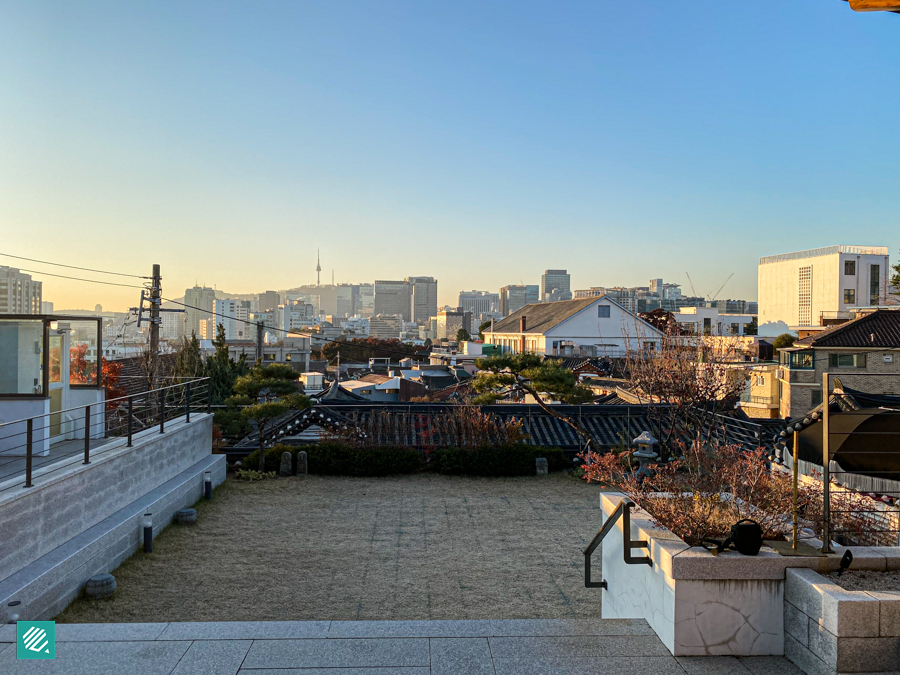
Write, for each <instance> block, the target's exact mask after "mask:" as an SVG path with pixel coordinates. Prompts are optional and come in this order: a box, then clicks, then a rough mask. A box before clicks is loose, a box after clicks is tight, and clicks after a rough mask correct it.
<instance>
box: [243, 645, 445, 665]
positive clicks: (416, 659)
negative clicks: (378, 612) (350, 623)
mask: <svg viewBox="0 0 900 675" xmlns="http://www.w3.org/2000/svg"><path fill="white" fill-rule="evenodd" d="M429 664H430V661H429V652H428V639H426V638H380V639H372V638H360V639H334V638H333V639H312V640H256V641H254V643H253V646H252V647H250V652H249V653H248V654H247V658H246V659H244V665H243V668H363V667H370V668H371V667H388V666H393V667H397V666H428V665H429Z"/></svg>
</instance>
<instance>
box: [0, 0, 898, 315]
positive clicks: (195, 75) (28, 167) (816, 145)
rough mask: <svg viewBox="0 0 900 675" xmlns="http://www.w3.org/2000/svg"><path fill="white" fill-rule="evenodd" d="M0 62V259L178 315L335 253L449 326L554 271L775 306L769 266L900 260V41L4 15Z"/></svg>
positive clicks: (716, 32) (814, 27)
mask: <svg viewBox="0 0 900 675" xmlns="http://www.w3.org/2000/svg"><path fill="white" fill-rule="evenodd" d="M0 62H2V64H3V65H2V68H0V232H2V233H3V236H2V238H0V241H2V247H0V250H2V251H3V252H5V253H15V254H19V255H24V256H29V257H35V258H46V259H50V260H62V261H64V262H68V263H69V264H74V265H83V266H87V267H101V268H105V269H113V270H122V271H126V272H130V271H135V272H138V273H146V272H148V271H149V268H150V265H151V264H152V263H154V262H159V263H160V264H162V266H163V274H164V285H165V288H166V289H167V290H166V293H167V294H171V295H170V297H174V296H175V295H176V294H178V295H180V294H181V292H182V291H183V289H184V287H185V286H188V285H193V284H194V282H195V281H199V282H201V283H203V282H205V283H206V284H208V285H212V284H216V285H217V286H218V288H220V289H224V290H229V291H233V292H254V291H261V290H265V289H267V288H269V289H277V288H286V287H290V286H295V285H299V284H302V283H308V282H311V281H314V279H315V272H314V268H315V255H316V248H321V249H322V264H323V268H324V269H325V272H324V273H323V278H325V279H328V280H330V276H331V269H332V267H333V268H334V269H335V278H336V280H338V281H372V280H374V279H375V278H396V277H403V276H406V275H422V274H431V275H433V276H435V277H437V278H438V280H439V288H440V298H439V299H440V302H441V303H445V302H446V303H453V304H455V298H456V293H458V291H459V290H461V289H464V288H466V289H471V288H477V289H479V290H496V289H497V288H498V287H499V286H501V285H505V284H508V283H518V282H520V281H524V282H525V283H538V280H539V276H540V274H541V272H542V271H543V270H544V269H545V268H567V269H568V270H569V271H570V273H571V274H572V283H573V286H574V287H575V288H585V287H588V286H592V285H613V284H623V285H639V284H640V285H646V284H647V280H648V279H649V278H651V277H659V276H661V277H663V278H665V279H667V280H671V281H675V282H678V283H685V284H686V278H685V271H689V272H690V273H691V276H692V277H693V279H694V283H695V284H696V286H697V290H698V291H700V292H703V293H710V292H712V291H714V290H715V288H716V287H717V286H718V285H719V284H720V283H721V282H722V281H724V280H725V278H726V277H727V276H728V274H730V273H731V272H734V273H735V276H734V278H733V279H732V280H731V282H730V283H729V284H728V286H726V288H725V291H724V292H723V295H724V296H727V297H747V298H755V296H756V265H757V259H758V257H759V256H760V255H768V254H773V253H779V252H786V251H792V250H797V249H803V248H812V247H818V246H828V245H833V244H866V245H876V244H877V245H888V246H890V248H891V256H892V262H894V261H896V258H897V255H898V249H900V223H898V220H900V189H898V180H900V133H898V132H897V129H896V126H897V120H898V119H900V16H898V15H893V14H884V13H869V14H856V13H854V12H852V11H851V10H850V9H849V7H848V5H847V3H844V2H840V1H839V0H789V1H785V0H781V1H777V0H771V1H770V2H743V3H741V2H723V1H722V0H716V1H712V0H709V1H704V0H681V1H670V2H625V3H623V2H613V1H611V0H594V1H592V2H553V3H550V2H522V1H521V0H517V1H516V2H481V1H479V2H460V1H454V2H444V3H438V2H387V1H384V0H378V1H377V2H343V1H340V2H335V1H332V0H323V1H321V2H244V3H225V2H194V1H192V2H146V3H136V2H124V3H123V2H118V1H116V2H102V3H101V2H78V3H71V2H33V1H32V0H27V1H24V2H11V1H9V0H6V1H4V2H2V4H0ZM0 264H16V263H15V261H13V260H10V259H7V258H0ZM21 266H22V267H28V265H26V264H24V263H21ZM32 267H34V266H33V265H32ZM45 269H47V270H48V271H53V269H52V268H45ZM57 271H58V270H57ZM44 281H45V298H46V299H48V300H53V301H55V302H56V306H57V308H63V307H69V308H71V307H76V306H80V307H93V305H94V304H95V303H97V302H101V303H103V304H104V306H106V307H108V308H120V307H125V306H127V305H133V304H136V296H135V292H133V291H130V290H128V289H113V288H104V287H101V286H93V285H90V284H78V283H65V282H59V281H54V280H51V279H50V278H49V277H48V278H45V279H44Z"/></svg>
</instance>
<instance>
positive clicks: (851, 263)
mask: <svg viewBox="0 0 900 675" xmlns="http://www.w3.org/2000/svg"><path fill="white" fill-rule="evenodd" d="M844 274H846V275H847V276H848V277H852V276H853V275H854V274H856V261H855V260H845V261H844Z"/></svg>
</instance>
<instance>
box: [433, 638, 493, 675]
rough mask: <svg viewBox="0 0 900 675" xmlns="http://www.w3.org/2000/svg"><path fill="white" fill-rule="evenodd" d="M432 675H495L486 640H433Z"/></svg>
mask: <svg viewBox="0 0 900 675" xmlns="http://www.w3.org/2000/svg"><path fill="white" fill-rule="evenodd" d="M431 673H432V675H494V665H493V663H492V662H491V650H490V647H489V646H488V641H487V639H486V638H432V640H431Z"/></svg>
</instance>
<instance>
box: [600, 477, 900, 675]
mask: <svg viewBox="0 0 900 675" xmlns="http://www.w3.org/2000/svg"><path fill="white" fill-rule="evenodd" d="M624 498H625V496H624V495H623V494H621V493H615V492H606V493H601V495H600V506H601V508H602V510H603V514H604V520H605V518H608V517H609V516H610V515H611V514H612V513H613V512H614V511H615V509H616V508H617V507H618V505H619V502H620V501H622V500H623V499H624ZM622 528H623V521H622V519H620V520H619V521H618V522H617V523H616V527H615V528H614V529H613V530H612V531H611V532H610V533H609V535H608V536H607V537H606V539H604V541H603V544H602V553H601V555H602V567H601V570H602V578H603V579H604V580H605V581H606V582H607V585H608V587H607V588H606V589H603V592H602V593H603V597H602V616H603V618H620V619H625V618H628V619H646V620H647V622H648V623H649V624H650V625H651V626H652V627H653V629H654V630H655V631H656V633H657V635H658V636H659V638H660V640H662V642H663V644H665V646H666V647H667V648H668V649H669V651H670V652H672V654H673V655H675V656H714V655H729V656H762V655H785V654H786V655H787V656H788V657H789V658H791V659H792V660H793V659H794V656H795V654H796V655H798V658H802V653H801V652H800V651H799V649H794V646H795V643H796V645H798V646H801V647H803V648H804V649H806V650H807V651H810V646H809V645H810V638H809V635H810V631H809V630H808V631H807V639H806V642H805V643H802V642H800V641H799V640H798V639H797V638H794V637H792V636H790V635H789V639H786V637H785V626H786V621H794V622H798V621H799V622H800V623H802V617H798V616H796V615H795V614H793V613H789V614H788V615H787V616H786V609H785V608H786V606H787V605H786V604H785V594H786V591H785V573H786V571H787V570H788V568H805V569H801V571H802V572H803V574H812V575H815V576H816V577H818V579H820V580H821V581H822V582H824V581H825V579H824V577H821V576H820V575H818V574H817V571H822V572H829V571H832V570H834V569H837V567H838V562H839V560H840V556H841V554H842V553H843V549H841V550H840V551H839V552H838V553H837V554H835V555H831V556H828V557H799V556H798V557H788V556H781V555H779V554H778V553H776V552H775V551H774V550H772V549H770V548H768V547H765V546H764V547H763V548H762V550H760V552H759V555H757V556H744V555H741V554H740V553H737V552H736V551H726V552H723V553H721V554H719V555H718V556H713V555H712V554H711V553H709V552H708V551H706V550H705V549H703V548H700V547H691V546H688V545H687V544H685V543H684V542H683V541H682V540H681V538H680V537H677V536H676V535H674V534H673V533H671V532H670V531H668V530H666V529H665V528H662V527H659V526H657V525H656V524H655V523H654V522H653V519H652V517H651V516H650V514H648V513H647V512H646V511H643V510H642V509H639V508H635V509H634V510H633V511H632V516H631V539H632V540H634V541H638V540H642V541H647V542H649V550H647V549H635V550H634V551H633V554H634V555H641V554H642V553H645V552H648V553H649V556H650V558H651V559H652V561H653V565H652V566H648V565H628V564H626V563H625V561H624V556H623V533H622ZM852 550H853V555H854V563H853V568H854V569H888V568H892V567H894V565H897V566H898V567H900V549H896V548H887V549H873V548H867V547H853V548H852ZM895 552H896V553H895ZM892 554H893V555H892ZM595 575H596V572H595ZM826 583H827V582H826ZM835 588H837V587H835ZM898 600H900V595H898ZM798 602H799V600H798ZM790 604H791V603H788V605H790ZM801 604H802V603H801ZM876 604H877V603H874V602H873V605H872V606H873V607H874V606H875V605H876ZM897 607H898V610H897V611H898V617H900V605H897ZM794 608H795V609H798V610H799V609H801V608H800V607H798V606H796V605H795V606H794ZM803 608H804V612H805V610H806V608H808V609H809V610H810V611H811V612H812V611H813V609H812V605H811V604H807V605H803ZM788 611H789V612H793V610H788ZM867 611H869V612H870V613H871V611H872V610H867ZM806 616H807V617H808V618H809V621H812V620H813V618H812V617H813V614H806ZM874 616H875V617H878V616H879V614H875V615H874ZM817 617H818V615H816V618H815V620H816V621H818V618H817ZM848 620H849V619H847V620H845V621H848ZM898 620H900V619H898ZM792 625H793V624H792ZM809 625H811V623H810V624H809ZM821 625H823V627H824V628H825V629H826V630H828V627H829V626H832V627H834V625H833V624H832V623H829V622H825V623H824V624H821ZM876 625H878V623H877V620H876ZM835 630H837V629H835ZM876 630H877V629H876ZM796 632H798V634H799V633H802V629H801V628H797V631H796ZM870 632H871V630H870ZM832 636H833V637H836V638H840V637H844V636H842V635H841V634H840V632H839V631H838V632H833V633H832ZM876 636H877V637H881V636H880V634H878V633H876V634H875V635H873V636H867V637H869V638H870V639H871V638H875V637H876ZM847 637H848V638H849V636H847ZM885 637H887V638H888V639H892V638H893V636H885ZM825 638H827V636H822V639H825ZM853 639H856V638H855V636H854V638H853ZM847 644H848V645H849V644H850V643H847ZM848 653H849V652H848ZM895 653H897V652H895ZM797 663H798V664H800V665H801V667H804V668H805V667H806V666H805V665H804V664H802V663H801V662H800V661H797ZM898 668H900V660H897V659H895V661H894V669H895V670H896V669H898ZM865 670H868V671H875V670H876V668H867V669H865ZM810 672H812V671H810ZM830 672H835V671H834V670H832V671H830ZM847 672H849V671H847Z"/></svg>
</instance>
